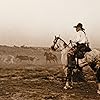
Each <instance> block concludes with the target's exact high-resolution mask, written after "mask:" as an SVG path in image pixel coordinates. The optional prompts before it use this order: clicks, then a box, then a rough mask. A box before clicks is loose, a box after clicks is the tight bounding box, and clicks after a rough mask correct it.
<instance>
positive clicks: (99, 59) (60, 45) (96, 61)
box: [51, 36, 100, 94]
mask: <svg viewBox="0 0 100 100" xmlns="http://www.w3.org/2000/svg"><path fill="white" fill-rule="evenodd" d="M69 44H70V43H69ZM69 44H67V43H66V42H65V41H64V40H63V39H62V38H60V37H56V36H55V39H54V41H53V45H52V46H51V49H52V50H54V51H60V52H61V62H62V64H63V69H64V73H65V75H66V77H67V75H68V74H67V71H68V67H67V66H68V53H69V52H70V53H73V50H72V47H71V46H69ZM71 51H72V52H71ZM78 64H79V67H81V68H83V67H85V66H87V65H89V66H90V67H91V69H92V70H93V71H94V72H95V73H96V78H97V85H98V83H99V85H98V90H97V91H99V92H97V93H99V94H100V76H99V75H100V51H99V50H97V49H92V50H91V51H89V52H86V53H85V54H84V58H82V59H79V62H78ZM98 76H99V77H98ZM68 88H72V87H70V85H69V82H68V81H66V85H65V86H64V89H68Z"/></svg>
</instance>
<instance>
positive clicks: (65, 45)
mask: <svg viewBox="0 0 100 100" xmlns="http://www.w3.org/2000/svg"><path fill="white" fill-rule="evenodd" d="M58 40H61V41H62V42H63V43H64V44H63V46H64V48H62V49H61V50H60V51H62V50H63V49H65V48H66V47H69V44H70V43H69V44H66V42H65V41H64V40H63V39H61V38H60V37H56V36H55V40H54V41H53V43H54V45H53V46H51V49H52V50H54V51H56V50H58V49H59V48H60V47H59V45H58V44H57V41H58ZM55 45H56V46H57V48H56V49H55V48H54V47H55Z"/></svg>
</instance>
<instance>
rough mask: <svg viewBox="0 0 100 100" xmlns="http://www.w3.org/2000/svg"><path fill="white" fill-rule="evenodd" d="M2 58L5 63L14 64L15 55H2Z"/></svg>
mask: <svg viewBox="0 0 100 100" xmlns="http://www.w3.org/2000/svg"><path fill="white" fill-rule="evenodd" d="M0 59H1V61H2V62H3V63H7V64H14V63H15V62H14V60H15V57H14V56H13V55H0Z"/></svg>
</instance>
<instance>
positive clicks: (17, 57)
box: [16, 55, 32, 62]
mask: <svg viewBox="0 0 100 100" xmlns="http://www.w3.org/2000/svg"><path fill="white" fill-rule="evenodd" d="M16 59H19V60H20V62H21V61H23V60H30V58H29V57H28V56H22V55H20V56H19V55H17V56H16ZM31 59H32V58H31Z"/></svg>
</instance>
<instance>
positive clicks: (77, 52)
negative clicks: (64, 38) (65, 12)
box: [65, 23, 91, 89]
mask: <svg viewBox="0 0 100 100" xmlns="http://www.w3.org/2000/svg"><path fill="white" fill-rule="evenodd" d="M74 28H76V36H75V37H74V39H73V40H70V43H71V44H72V48H71V50H70V51H69V53H68V54H67V58H68V66H67V67H68V74H67V81H68V82H66V86H65V89H66V88H71V86H70V84H69V83H70V81H71V76H72V71H73V69H74V68H78V69H81V68H80V67H79V64H78V63H79V62H78V59H82V58H84V54H85V53H86V52H89V51H91V49H90V48H89V42H88V39H87V36H86V33H85V32H84V30H85V29H84V28H83V25H82V24H81V23H78V25H77V26H74Z"/></svg>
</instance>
